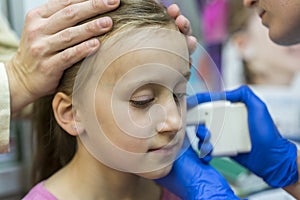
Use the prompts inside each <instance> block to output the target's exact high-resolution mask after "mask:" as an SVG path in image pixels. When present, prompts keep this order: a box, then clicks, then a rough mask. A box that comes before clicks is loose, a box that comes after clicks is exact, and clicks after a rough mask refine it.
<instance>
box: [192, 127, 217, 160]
mask: <svg viewBox="0 0 300 200" xmlns="http://www.w3.org/2000/svg"><path fill="white" fill-rule="evenodd" d="M196 135H197V137H198V139H199V142H198V149H199V150H200V154H199V158H200V159H201V160H202V161H203V162H204V163H206V164H208V163H209V162H210V161H211V159H212V155H211V153H212V150H213V146H212V144H211V143H210V132H209V130H208V129H207V128H206V127H205V125H204V124H200V125H198V127H197V128H196Z"/></svg>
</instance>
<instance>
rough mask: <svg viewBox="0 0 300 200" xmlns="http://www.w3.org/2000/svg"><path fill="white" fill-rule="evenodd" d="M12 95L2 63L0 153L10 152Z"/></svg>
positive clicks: (0, 75)
mask: <svg viewBox="0 0 300 200" xmlns="http://www.w3.org/2000/svg"><path fill="white" fill-rule="evenodd" d="M9 125H10V93H9V84H8V78H7V74H6V70H5V67H4V63H0V153H5V152H8V151H9Z"/></svg>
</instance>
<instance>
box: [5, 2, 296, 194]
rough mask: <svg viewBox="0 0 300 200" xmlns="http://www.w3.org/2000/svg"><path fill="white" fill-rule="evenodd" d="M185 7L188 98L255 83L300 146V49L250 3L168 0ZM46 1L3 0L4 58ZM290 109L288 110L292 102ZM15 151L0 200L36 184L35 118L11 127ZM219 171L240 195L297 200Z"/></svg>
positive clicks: (232, 167)
mask: <svg viewBox="0 0 300 200" xmlns="http://www.w3.org/2000/svg"><path fill="white" fill-rule="evenodd" d="M161 1H162V2H163V3H164V4H165V5H169V4H171V3H177V4H178V5H179V7H180V8H181V11H182V13H183V14H184V15H185V16H186V17H187V18H189V20H190V21H191V26H192V29H193V35H194V36H195V37H197V39H198V43H199V44H198V46H197V49H196V51H195V52H194V53H193V55H192V77H191V79H190V84H191V86H192V87H190V88H189V91H188V93H189V94H193V93H196V92H204V91H220V90H224V89H232V88H236V87H238V86H240V85H242V84H247V85H249V86H250V87H251V88H252V89H253V90H254V91H255V92H256V93H257V94H258V96H260V97H261V98H262V99H263V100H264V101H265V102H266V103H267V105H268V107H269V109H270V112H271V115H272V116H273V118H274V119H275V121H276V124H277V126H278V128H279V129H280V131H281V133H282V135H283V136H284V137H286V138H288V139H290V140H292V141H294V142H295V143H298V142H299V141H300V133H299V131H300V103H299V102H300V94H299V92H298V93H297V92H296V88H297V87H298V86H299V85H300V78H299V70H300V66H299V63H300V46H299V45H297V46H292V47H281V46H278V45H276V44H274V43H273V42H272V41H270V39H269V38H268V31H267V29H266V28H264V27H263V26H262V24H261V22H260V19H259V18H258V17H257V14H256V13H255V12H254V11H253V10H250V9H246V8H244V7H243V5H242V0H161ZM44 2H46V0H0V61H5V60H7V59H9V58H10V57H11V56H12V55H13V54H14V52H15V51H16V49H17V46H18V41H19V38H20V36H21V31H22V27H23V23H24V19H25V16H26V13H27V12H28V11H29V10H30V9H32V8H34V7H37V6H39V5H41V4H43V3H44ZM287 104H288V105H289V106H286V105H287ZM11 129H12V130H11V138H10V140H11V141H10V146H11V151H10V152H9V153H7V154H0V199H1V200H12V199H21V197H22V196H23V195H24V193H26V192H27V191H28V189H29V187H30V185H29V183H30V165H31V150H32V149H31V136H30V134H31V127H30V123H29V120H28V119H24V118H21V119H16V120H14V121H13V122H12V125H11ZM212 165H213V166H215V167H216V168H217V169H218V170H219V171H220V172H221V173H222V174H223V175H224V176H225V177H226V179H227V180H228V181H229V183H230V184H231V186H232V187H233V189H234V190H235V192H236V194H238V195H239V196H240V197H248V198H249V199H270V198H272V199H293V198H292V197H291V196H289V195H288V194H286V193H285V192H284V191H283V190H281V189H276V190H273V189H271V188H269V186H268V185H266V184H265V183H264V182H263V181H262V180H261V179H260V178H258V177H256V176H255V175H253V174H251V173H250V172H249V171H248V170H246V169H244V168H243V167H241V166H239V165H238V164H236V163H235V162H233V161H232V160H230V159H229V158H224V157H222V158H214V159H213V161H212Z"/></svg>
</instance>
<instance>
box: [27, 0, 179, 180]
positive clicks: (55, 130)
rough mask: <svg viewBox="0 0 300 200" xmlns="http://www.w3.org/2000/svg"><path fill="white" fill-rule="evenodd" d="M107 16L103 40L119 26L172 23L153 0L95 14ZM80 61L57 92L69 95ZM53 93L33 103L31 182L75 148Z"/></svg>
mask: <svg viewBox="0 0 300 200" xmlns="http://www.w3.org/2000/svg"><path fill="white" fill-rule="evenodd" d="M103 16H110V17H111V18H112V21H113V28H112V30H111V31H110V32H108V33H106V34H104V35H102V36H100V37H99V40H100V41H101V42H102V43H103V42H105V40H106V39H108V38H110V37H111V36H112V35H114V34H115V33H117V32H118V31H120V30H122V29H127V28H129V27H130V28H139V27H146V26H161V27H165V26H168V25H170V24H174V26H175V23H174V21H173V19H172V18H171V17H170V16H169V15H168V14H167V12H166V9H165V8H164V7H163V6H162V5H161V4H158V3H157V2H156V1H155V0H121V3H120V6H119V8H117V9H116V10H114V11H111V12H109V13H105V14H103V15H99V16H97V17H94V18H92V19H89V21H90V20H93V19H95V18H100V17H103ZM80 65H81V62H78V63H76V64H75V65H74V66H72V67H71V68H69V69H67V70H66V71H65V72H64V74H63V77H62V79H61V81H60V84H59V86H58V89H57V92H63V93H65V94H67V95H69V96H71V95H72V90H73V85H74V81H75V77H76V73H77V71H78V69H79V67H80ZM53 97H54V95H51V96H47V97H43V98H41V99H40V100H38V101H37V102H36V103H35V104H34V113H35V114H34V118H33V127H34V131H33V133H34V137H33V142H34V145H35V149H34V152H35V154H34V163H33V171H32V184H33V185H34V184H36V183H38V182H40V181H41V180H44V179H47V178H48V177H49V176H51V175H52V174H53V173H54V172H56V171H57V170H59V169H60V168H62V167H63V166H65V165H66V164H67V163H69V162H70V160H71V159H72V158H73V156H74V154H75V152H76V146H77V143H76V137H74V136H71V135H70V134H68V133H66V132H65V131H64V130H63V129H62V128H61V127H60V126H59V125H58V124H57V122H56V120H55V118H54V114H53V110H52V100H53Z"/></svg>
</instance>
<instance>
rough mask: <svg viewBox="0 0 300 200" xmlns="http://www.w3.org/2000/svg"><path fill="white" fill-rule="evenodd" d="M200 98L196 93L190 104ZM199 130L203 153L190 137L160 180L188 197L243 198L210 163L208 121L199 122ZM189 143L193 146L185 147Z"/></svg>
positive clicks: (181, 195) (177, 193) (189, 101)
mask: <svg viewBox="0 0 300 200" xmlns="http://www.w3.org/2000/svg"><path fill="white" fill-rule="evenodd" d="M200 102H201V99H200V98H196V96H192V97H189V98H188V99H187V104H188V105H187V106H188V108H191V107H194V106H196V105H198V103H200ZM196 134H197V137H198V138H199V144H198V148H199V149H200V156H198V155H197V154H196V153H195V151H194V150H193V149H192V147H191V146H190V143H189V141H188V139H187V138H186V140H185V143H184V145H183V146H184V147H183V149H187V150H186V151H185V152H183V153H182V155H181V156H180V157H179V158H178V159H177V160H176V161H175V162H174V164H173V168H172V170H171V172H170V173H169V174H168V175H167V176H166V177H163V178H161V179H157V180H156V181H157V182H158V183H159V184H160V185H161V186H163V187H165V188H167V189H168V190H169V191H171V192H173V193H174V194H176V195H177V196H179V197H181V198H182V199H185V200H187V199H188V200H190V199H197V200H200V199H203V200H204V199H205V200H207V199H210V200H211V199H212V200H213V199H217V200H222V199H232V200H234V199H239V198H238V197H236V196H235V195H234V193H233V191H232V190H231V188H230V186H229V185H228V183H227V182H226V180H225V179H224V177H223V176H222V175H221V174H219V172H217V171H216V170H215V169H214V168H213V167H211V166H210V165H208V164H207V163H208V162H209V161H210V160H211V159H212V157H211V150H212V145H211V144H210V142H209V139H210V133H209V131H207V129H206V127H205V126H204V125H199V126H198V127H197V129H196ZM187 146H189V147H188V148H185V147H187Z"/></svg>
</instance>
